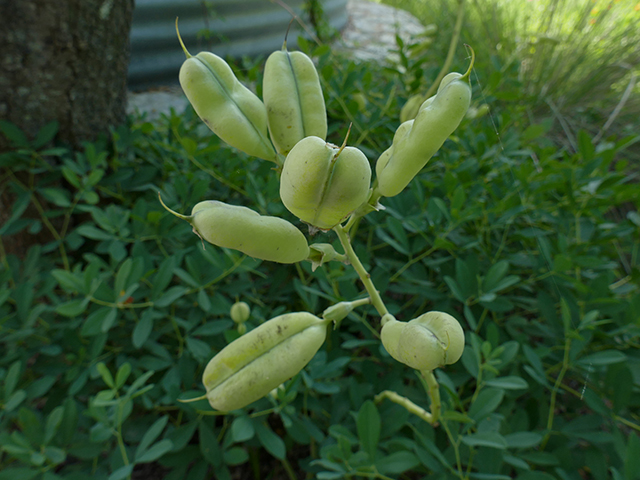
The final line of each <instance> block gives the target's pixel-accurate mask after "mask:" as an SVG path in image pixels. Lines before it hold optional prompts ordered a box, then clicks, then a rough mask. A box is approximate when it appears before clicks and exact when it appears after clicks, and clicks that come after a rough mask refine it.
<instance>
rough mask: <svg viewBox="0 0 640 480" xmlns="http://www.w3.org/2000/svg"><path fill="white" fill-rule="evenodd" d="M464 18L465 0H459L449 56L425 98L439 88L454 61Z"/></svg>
mask: <svg viewBox="0 0 640 480" xmlns="http://www.w3.org/2000/svg"><path fill="white" fill-rule="evenodd" d="M463 19H464V0H459V3H458V15H457V17H456V24H455V26H454V27H453V35H452V36H451V42H450V43H449V51H448V52H447V58H446V59H445V61H444V64H443V65H442V69H441V70H440V73H438V76H437V77H436V79H435V80H434V81H433V83H432V84H431V86H430V87H429V90H427V93H425V94H424V98H425V99H427V98H429V97H430V96H431V95H433V93H434V92H435V91H436V89H437V88H438V85H440V82H441V81H442V79H443V78H444V76H445V75H446V73H447V71H448V70H449V68H450V67H451V63H452V62H453V55H454V53H455V52H456V46H457V44H458V40H459V39H460V32H461V31H462V20H463Z"/></svg>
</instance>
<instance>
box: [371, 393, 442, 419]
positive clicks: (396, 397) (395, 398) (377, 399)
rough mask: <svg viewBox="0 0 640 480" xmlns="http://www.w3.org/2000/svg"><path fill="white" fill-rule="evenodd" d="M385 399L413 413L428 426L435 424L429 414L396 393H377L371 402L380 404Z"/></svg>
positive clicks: (431, 415)
mask: <svg viewBox="0 0 640 480" xmlns="http://www.w3.org/2000/svg"><path fill="white" fill-rule="evenodd" d="M385 398H387V399H389V400H391V401H392V402H393V403H397V404H398V405H400V406H402V407H404V408H405V409H407V411H408V412H409V413H413V414H414V415H417V416H418V417H420V418H421V419H422V420H424V421H425V422H427V423H428V424H429V425H433V424H434V423H435V421H434V420H433V414H432V413H429V412H427V411H426V410H425V409H424V408H422V407H420V406H418V405H416V404H415V403H413V402H412V401H411V400H409V399H408V398H407V397H403V396H402V395H398V394H397V393H396V392H393V391H391V390H385V391H384V392H382V393H379V394H378V395H376V396H375V397H373V401H374V402H375V403H380V402H381V401H382V400H384V399H385Z"/></svg>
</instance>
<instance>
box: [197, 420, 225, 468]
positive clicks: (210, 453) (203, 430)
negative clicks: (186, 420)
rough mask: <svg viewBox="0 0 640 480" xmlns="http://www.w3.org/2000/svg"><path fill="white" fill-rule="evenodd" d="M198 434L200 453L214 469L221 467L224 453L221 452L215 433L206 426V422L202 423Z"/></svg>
mask: <svg viewBox="0 0 640 480" xmlns="http://www.w3.org/2000/svg"><path fill="white" fill-rule="evenodd" d="M198 433H199V436H200V452H201V453H202V456H203V457H204V459H205V460H206V461H207V462H208V463H209V464H211V465H213V466H214V467H220V466H221V465H222V452H221V451H220V445H219V444H218V439H217V438H216V436H215V434H214V433H213V431H212V430H211V429H210V428H209V427H208V426H207V425H205V423H204V422H202V421H201V422H200V425H199V426H198Z"/></svg>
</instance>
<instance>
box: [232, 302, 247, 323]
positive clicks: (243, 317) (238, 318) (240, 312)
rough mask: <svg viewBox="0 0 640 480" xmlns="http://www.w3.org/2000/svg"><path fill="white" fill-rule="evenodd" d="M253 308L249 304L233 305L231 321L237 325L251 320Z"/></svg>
mask: <svg viewBox="0 0 640 480" xmlns="http://www.w3.org/2000/svg"><path fill="white" fill-rule="evenodd" d="M249 315H251V308H250V307H249V304H247V302H236V303H234V304H233V305H231V320H233V321H234V322H236V323H244V322H246V321H247V320H249Z"/></svg>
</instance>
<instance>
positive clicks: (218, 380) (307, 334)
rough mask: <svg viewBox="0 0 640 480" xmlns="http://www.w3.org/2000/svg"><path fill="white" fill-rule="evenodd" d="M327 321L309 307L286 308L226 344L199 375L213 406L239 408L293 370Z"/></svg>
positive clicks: (310, 352) (316, 343) (315, 345)
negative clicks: (288, 311)
mask: <svg viewBox="0 0 640 480" xmlns="http://www.w3.org/2000/svg"><path fill="white" fill-rule="evenodd" d="M327 323H328V321H325V320H322V319H320V318H318V317H316V316H315V315H313V314H311V313H308V312H295V313H287V314H284V315H280V316H278V317H275V318H272V319H271V320H269V321H267V322H265V323H263V324H262V325H260V326H259V327H257V328H255V329H254V330H251V331H250V332H248V333H246V334H244V335H243V336H242V337H240V338H238V339H237V340H235V341H233V342H232V343H230V344H229V345H227V346H226V347H225V348H223V349H222V350H221V351H220V352H218V354H217V355H216V356H215V357H213V358H212V359H211V361H210V362H209V363H208V364H207V366H206V368H205V370H204V374H203V375H202V383H203V384H204V387H205V389H206V391H207V399H208V400H209V403H210V404H211V406H212V407H213V408H215V409H216V410H221V411H225V412H226V411H230V410H236V409H238V408H242V407H244V406H246V405H249V404H250V403H252V402H255V401H256V400H258V399H259V398H262V397H264V396H265V395H267V394H268V393H269V392H270V391H271V390H273V389H274V388H276V387H277V386H278V385H280V384H281V383H283V382H284V381H286V380H288V379H289V378H291V377H293V376H294V375H296V374H297V373H298V372H299V371H300V370H302V369H303V368H304V367H305V366H306V365H307V363H309V361H310V360H311V359H312V358H313V356H314V355H315V354H316V352H317V351H318V350H319V349H320V347H321V346H322V344H323V343H324V340H325V338H326V333H327Z"/></svg>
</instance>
